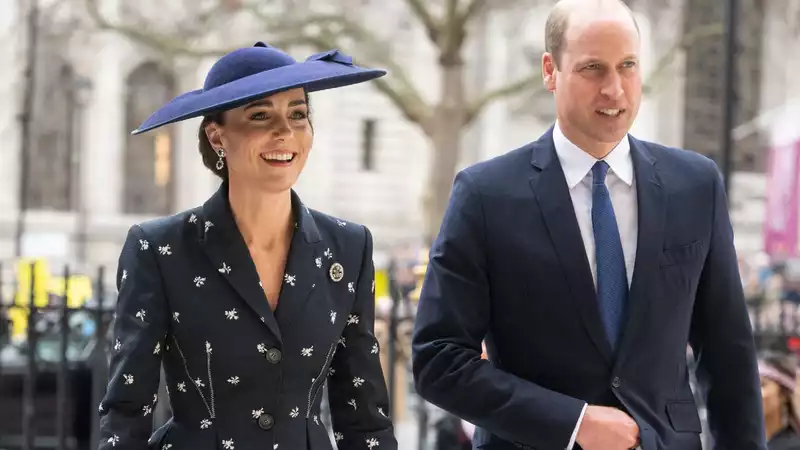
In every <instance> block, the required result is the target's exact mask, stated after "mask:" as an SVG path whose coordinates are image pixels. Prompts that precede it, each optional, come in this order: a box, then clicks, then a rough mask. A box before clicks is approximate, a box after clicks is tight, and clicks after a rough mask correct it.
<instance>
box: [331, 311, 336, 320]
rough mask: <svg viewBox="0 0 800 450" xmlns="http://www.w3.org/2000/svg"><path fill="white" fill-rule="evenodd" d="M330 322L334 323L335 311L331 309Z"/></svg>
mask: <svg viewBox="0 0 800 450" xmlns="http://www.w3.org/2000/svg"><path fill="white" fill-rule="evenodd" d="M331 323H336V311H331Z"/></svg>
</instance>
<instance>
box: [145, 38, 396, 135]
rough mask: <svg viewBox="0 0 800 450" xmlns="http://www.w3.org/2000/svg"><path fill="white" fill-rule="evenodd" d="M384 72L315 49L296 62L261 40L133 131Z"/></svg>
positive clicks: (227, 57) (228, 59) (228, 57)
mask: <svg viewBox="0 0 800 450" xmlns="http://www.w3.org/2000/svg"><path fill="white" fill-rule="evenodd" d="M384 75H386V71H385V70H382V69H365V68H363V67H358V66H356V65H354V64H353V59H352V58H350V57H349V56H347V55H344V54H342V53H341V52H339V51H338V50H330V51H327V52H321V53H316V54H314V55H311V56H309V57H308V58H307V59H306V60H305V61H303V62H297V61H296V60H295V59H294V58H292V57H291V56H289V55H288V54H286V53H284V52H283V51H281V50H279V49H277V48H275V47H271V46H268V45H266V44H264V43H263V42H258V43H256V44H255V45H254V46H253V47H248V48H241V49H238V50H234V51H232V52H230V53H228V54H227V55H225V56H223V57H222V58H220V59H219V61H217V62H216V63H214V65H213V66H212V67H211V70H210V71H209V72H208V75H207V76H206V80H205V83H204V84H203V89H198V90H194V91H190V92H186V93H184V94H181V95H179V96H177V97H175V98H174V99H172V100H170V101H169V102H168V103H167V104H166V105H164V106H162V107H161V108H160V109H158V110H157V111H156V112H154V113H153V115H151V116H150V117H149V118H148V119H147V120H145V121H144V123H142V124H141V125H140V126H139V128H137V129H136V130H134V131H133V132H132V134H139V133H144V132H146V131H150V130H152V129H154V128H158V127H161V126H163V125H167V124H170V123H174V122H179V121H181V120H186V119H191V118H194V117H199V116H203V115H206V114H208V113H211V112H218V111H225V110H228V109H233V108H236V107H239V106H242V105H245V104H247V103H249V102H251V101H253V100H256V99H258V98H262V97H265V96H267V95H271V94H275V93H277V92H281V91H285V90H288V89H293V88H304V89H305V90H306V92H313V91H322V90H325V89H333V88H337V87H342V86H348V85H351V84H357V83H363V82H365V81H369V80H372V79H375V78H379V77H382V76H384Z"/></svg>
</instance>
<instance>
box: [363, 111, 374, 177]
mask: <svg viewBox="0 0 800 450" xmlns="http://www.w3.org/2000/svg"><path fill="white" fill-rule="evenodd" d="M375 126H376V121H375V119H364V121H363V122H362V124H361V170H365V171H372V170H375Z"/></svg>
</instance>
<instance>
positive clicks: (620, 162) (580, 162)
mask: <svg viewBox="0 0 800 450" xmlns="http://www.w3.org/2000/svg"><path fill="white" fill-rule="evenodd" d="M553 144H554V145H555V147H556V155H558V160H559V162H561V167H562V168H563V170H564V176H565V177H566V178H567V185H568V186H569V188H570V189H572V188H574V187H575V186H577V185H578V183H580V182H581V181H582V180H583V179H584V178H586V174H588V173H589V171H591V170H592V167H593V166H594V164H595V163H596V162H597V161H598V160H597V159H595V157H594V156H592V155H590V154H588V153H586V152H585V151H583V150H581V149H580V148H579V147H578V146H577V145H575V144H573V143H572V142H570V140H569V139H567V137H566V136H564V133H562V132H561V127H560V126H559V124H558V121H556V124H555V126H554V127H553ZM603 160H604V161H605V162H606V163H608V167H609V168H610V169H611V172H613V173H614V174H615V175H616V176H617V178H619V179H620V180H622V181H623V182H624V183H625V184H627V185H628V186H631V185H632V184H633V163H632V161H631V144H630V141H629V140H628V136H627V134H626V135H625V139H622V140H621V141H620V142H619V143H618V144H617V146H616V147H614V149H613V150H611V152H610V153H609V154H608V155H606V157H605V158H603Z"/></svg>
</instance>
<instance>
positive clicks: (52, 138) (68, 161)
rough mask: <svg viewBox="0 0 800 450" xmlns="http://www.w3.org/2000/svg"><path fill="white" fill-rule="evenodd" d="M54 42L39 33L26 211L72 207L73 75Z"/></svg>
mask: <svg viewBox="0 0 800 450" xmlns="http://www.w3.org/2000/svg"><path fill="white" fill-rule="evenodd" d="M62 55H63V48H62V46H61V45H60V42H59V40H58V39H56V38H55V37H53V36H49V35H47V34H43V35H42V36H41V39H40V43H39V48H38V51H37V54H36V58H37V61H36V72H35V79H34V86H35V87H34V98H33V111H32V114H31V124H30V125H31V127H30V130H31V135H30V136H31V139H30V143H29V146H28V148H26V149H25V150H24V151H26V152H27V155H26V156H27V157H28V171H27V174H25V177H26V180H25V182H26V183H28V185H27V198H26V199H25V203H26V207H27V209H39V210H51V211H70V210H72V209H74V207H75V195H74V194H75V189H74V187H75V183H73V178H74V175H75V172H76V163H77V162H78V158H77V148H76V142H75V132H76V130H77V125H78V120H77V116H76V114H77V110H78V109H77V107H76V103H75V85H76V83H75V80H76V77H75V73H74V71H73V68H72V66H71V65H70V64H69V63H68V62H67V61H65V60H64V59H63V57H62Z"/></svg>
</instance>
